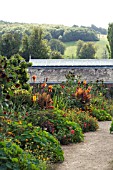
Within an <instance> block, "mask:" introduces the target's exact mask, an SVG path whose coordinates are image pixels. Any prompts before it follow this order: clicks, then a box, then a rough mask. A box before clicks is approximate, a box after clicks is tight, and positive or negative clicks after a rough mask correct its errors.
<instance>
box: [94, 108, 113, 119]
mask: <svg viewBox="0 0 113 170" xmlns="http://www.w3.org/2000/svg"><path fill="white" fill-rule="evenodd" d="M91 115H92V116H93V117H96V118H97V120H99V121H105V120H108V121H110V120H112V116H111V115H110V114H108V113H107V112H106V111H105V110H101V109H96V108H94V109H93V110H92V112H91Z"/></svg>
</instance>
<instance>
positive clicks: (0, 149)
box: [0, 141, 47, 170]
mask: <svg viewBox="0 0 113 170" xmlns="http://www.w3.org/2000/svg"><path fill="white" fill-rule="evenodd" d="M0 169H1V170H9V169H10V170H41V169H43V170H46V169H47V166H46V163H45V162H41V161H39V160H38V159H36V158H35V157H34V156H33V155H32V154H28V153H27V152H24V151H23V150H22V149H21V148H20V147H19V146H18V145H16V144H15V143H12V142H8V141H3V142H0Z"/></svg>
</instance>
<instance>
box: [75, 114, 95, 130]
mask: <svg viewBox="0 0 113 170" xmlns="http://www.w3.org/2000/svg"><path fill="white" fill-rule="evenodd" d="M78 119H79V124H80V126H81V128H82V130H83V132H89V131H96V130H97V129H98V121H97V119H96V118H93V117H92V116H89V114H88V113H85V112H81V113H80V114H78Z"/></svg>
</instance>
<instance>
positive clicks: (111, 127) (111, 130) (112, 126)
mask: <svg viewBox="0 0 113 170" xmlns="http://www.w3.org/2000/svg"><path fill="white" fill-rule="evenodd" d="M109 130H110V133H111V132H113V120H112V123H111V126H110V129H109Z"/></svg>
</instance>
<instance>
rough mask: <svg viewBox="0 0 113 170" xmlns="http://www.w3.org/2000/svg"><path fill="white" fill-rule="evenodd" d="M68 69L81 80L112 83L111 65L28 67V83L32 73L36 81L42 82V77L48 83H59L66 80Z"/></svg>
mask: <svg viewBox="0 0 113 170" xmlns="http://www.w3.org/2000/svg"><path fill="white" fill-rule="evenodd" d="M69 71H71V72H73V73H74V74H75V75H79V76H81V80H87V82H89V81H93V82H94V81H96V80H97V79H99V80H102V79H103V81H104V82H108V83H111V82H112V83H113V68H112V67H110V68H109V67H108V68H107V67H99V68H97V67H94V68H93V67H78V68H77V67H67V68H66V67H30V68H29V70H28V72H29V74H30V80H29V83H32V75H36V76H37V83H42V82H43V81H44V78H48V83H61V82H62V81H65V80H66V78H65V75H67V74H68V72H69Z"/></svg>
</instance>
